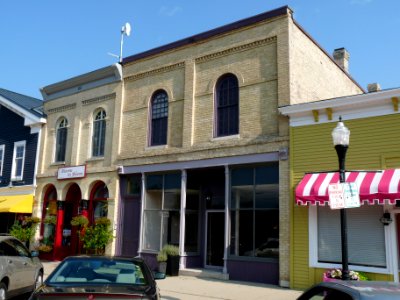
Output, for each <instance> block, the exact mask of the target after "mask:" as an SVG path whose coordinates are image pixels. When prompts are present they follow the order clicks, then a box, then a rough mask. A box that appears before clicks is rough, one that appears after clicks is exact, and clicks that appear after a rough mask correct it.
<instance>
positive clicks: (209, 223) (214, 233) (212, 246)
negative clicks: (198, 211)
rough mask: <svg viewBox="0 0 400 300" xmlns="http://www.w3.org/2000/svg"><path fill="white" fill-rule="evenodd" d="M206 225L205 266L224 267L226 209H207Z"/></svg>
mask: <svg viewBox="0 0 400 300" xmlns="http://www.w3.org/2000/svg"><path fill="white" fill-rule="evenodd" d="M206 227H207V228H206V245H205V247H206V251H205V256H206V257H205V266H206V267H210V268H218V269H219V268H222V267H223V265H224V259H223V258H224V236H225V213H224V211H207V212H206Z"/></svg>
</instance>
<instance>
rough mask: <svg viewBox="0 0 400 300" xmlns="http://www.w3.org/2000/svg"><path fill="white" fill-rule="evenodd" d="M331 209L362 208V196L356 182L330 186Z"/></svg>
mask: <svg viewBox="0 0 400 300" xmlns="http://www.w3.org/2000/svg"><path fill="white" fill-rule="evenodd" d="M328 194H329V206H330V207H331V209H340V208H353V207H360V205H361V204H360V195H359V193H358V187H357V185H356V183H355V182H345V183H333V184H330V185H329V186H328Z"/></svg>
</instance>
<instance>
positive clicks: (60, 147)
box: [55, 118, 68, 162]
mask: <svg viewBox="0 0 400 300" xmlns="http://www.w3.org/2000/svg"><path fill="white" fill-rule="evenodd" d="M67 127H68V121H67V119H66V118H62V119H61V120H60V121H59V122H58V125H57V138H56V156H55V162H63V161H65V152H66V146H67V135H68V128H67Z"/></svg>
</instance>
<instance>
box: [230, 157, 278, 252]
mask: <svg viewBox="0 0 400 300" xmlns="http://www.w3.org/2000/svg"><path fill="white" fill-rule="evenodd" d="M230 253H231V255H235V256H249V257H267V258H278V257H279V166H278V163H271V164H268V165H263V166H256V167H246V168H237V169H233V170H232V171H231V249H230Z"/></svg>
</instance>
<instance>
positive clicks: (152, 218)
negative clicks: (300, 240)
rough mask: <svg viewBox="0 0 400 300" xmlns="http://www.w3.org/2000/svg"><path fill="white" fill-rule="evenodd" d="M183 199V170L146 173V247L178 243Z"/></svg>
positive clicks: (154, 248) (160, 246)
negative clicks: (181, 200) (181, 172)
mask: <svg viewBox="0 0 400 300" xmlns="http://www.w3.org/2000/svg"><path fill="white" fill-rule="evenodd" d="M180 199H181V175H180V173H169V174H163V175H160V174H157V175H147V176H146V198H145V205H144V206H145V211H144V226H143V227H144V239H143V241H144V243H143V248H144V250H154V251H159V250H160V249H161V248H162V247H163V246H164V245H165V244H174V245H179V228H180V203H181V202H180Z"/></svg>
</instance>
